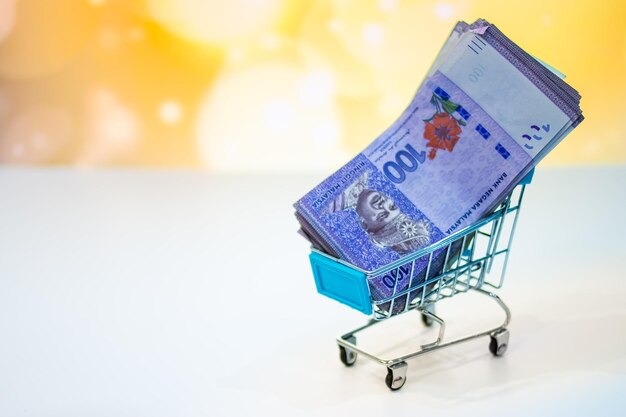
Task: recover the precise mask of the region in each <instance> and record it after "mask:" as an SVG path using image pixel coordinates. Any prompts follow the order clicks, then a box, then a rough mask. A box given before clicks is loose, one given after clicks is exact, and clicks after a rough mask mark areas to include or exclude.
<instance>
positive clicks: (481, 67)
mask: <svg viewBox="0 0 626 417" xmlns="http://www.w3.org/2000/svg"><path fill="white" fill-rule="evenodd" d="M580 99H581V96H580V94H579V93H578V92H577V91H576V90H575V89H574V88H573V87H571V86H570V85H568V84H567V83H566V82H565V81H564V80H563V79H562V78H561V77H560V76H559V75H558V74H557V73H555V72H553V70H551V69H550V68H549V67H547V66H546V65H545V64H543V63H542V62H540V61H538V60H537V59H535V58H534V57H532V56H531V55H529V54H528V53H527V52H525V51H524V50H523V49H521V48H520V47H519V46H518V45H516V44H515V43H514V42H513V41H511V40H510V39H509V38H508V37H506V36H505V35H504V34H503V33H502V32H501V31H500V30H499V29H498V28H497V27H496V26H495V25H493V24H490V23H489V22H487V21H486V20H484V19H478V20H477V21H475V22H474V23H472V24H467V23H465V22H459V23H457V24H456V26H455V27H454V29H453V30H452V32H451V33H450V36H449V37H448V39H447V41H446V42H445V44H444V46H443V47H442V49H441V51H440V53H439V54H438V55H437V57H436V58H435V60H434V62H433V64H432V66H431V68H430V69H429V70H428V72H427V74H426V76H425V78H424V80H423V81H422V83H421V85H420V87H419V88H418V90H417V92H416V94H415V97H414V98H413V100H412V101H411V103H410V104H409V106H408V107H407V109H406V110H405V111H404V112H403V113H402V115H400V117H399V118H398V119H397V120H396V121H395V122H394V123H393V124H392V125H391V126H390V127H389V128H388V129H387V130H386V131H385V132H383V133H382V134H381V135H380V136H378V137H377V138H376V139H375V140H374V141H373V142H372V143H371V144H370V145H368V147H366V148H365V149H364V150H363V151H362V152H361V153H360V154H358V155H357V156H356V157H355V158H354V159H352V160H351V161H349V162H348V163H347V164H346V165H344V166H343V167H341V168H340V169H339V170H338V171H336V172H335V173H334V174H332V175H331V176H329V177H328V178H326V179H325V180H324V181H322V182H321V183H320V184H319V185H318V186H317V187H315V188H314V189H313V190H311V191H310V192H308V193H307V194H306V195H305V196H304V197H302V198H301V199H300V200H298V202H296V203H295V204H294V207H295V209H296V213H295V216H296V218H297V220H298V222H299V224H300V230H299V233H300V234H301V235H303V236H304V237H305V238H306V239H307V240H308V241H309V242H311V244H312V246H313V247H314V248H316V249H317V250H319V251H322V252H325V253H327V254H329V255H331V256H332V257H335V258H338V259H341V260H342V261H345V262H346V263H348V264H351V265H354V266H355V267H356V268H358V269H361V270H365V271H373V270H377V269H379V268H381V267H384V266H385V265H388V264H390V263H392V262H398V260H401V259H403V257H406V256H410V254H412V253H415V252H416V251H420V250H423V249H424V248H426V247H431V246H434V245H436V244H437V242H440V241H441V240H442V239H444V238H445V237H446V236H449V235H451V234H453V233H454V232H455V231H458V230H461V229H463V228H465V227H468V226H470V225H471V224H472V223H475V222H476V221H478V220H480V219H481V218H483V217H484V216H485V215H487V214H489V213H490V212H492V211H493V210H494V209H495V208H496V207H498V206H499V205H500V203H501V202H502V201H503V200H504V199H505V198H506V196H507V195H508V194H509V193H510V192H511V191H512V190H513V188H514V187H515V186H516V185H517V184H518V183H519V182H520V181H521V180H522V179H523V178H524V177H525V176H526V175H527V174H528V173H529V172H530V171H531V170H532V169H533V168H534V167H535V166H536V165H537V163H538V162H539V161H541V160H542V159H543V158H544V157H545V156H546V155H547V154H548V153H549V152H550V151H551V150H552V149H554V147H555V146H557V145H558V143H560V142H561V141H562V140H563V138H564V137H565V136H566V135H567V134H569V133H570V132H571V131H572V130H573V129H574V128H575V127H576V126H577V125H578V124H580V122H581V121H582V120H583V119H584V118H583V115H582V111H581V109H580ZM460 249H461V248H460V245H456V246H454V245H452V251H451V252H452V253H453V254H454V253H455V252H458V251H459V250H460ZM442 252H445V250H444V249H439V250H438V252H437V251H435V252H434V255H435V264H437V263H438V264H442V263H443V259H442V256H443V255H442ZM449 253H450V250H449V249H448V254H449ZM414 269H415V270H414V271H413V272H412V273H413V274H414V276H412V277H410V278H411V279H410V280H405V281H406V282H412V283H414V284H415V285H419V283H420V282H421V283H423V282H424V280H425V279H427V278H428V277H426V275H427V274H428V273H427V271H424V270H420V269H419V268H414ZM431 272H436V271H431ZM369 290H370V296H371V299H372V301H376V300H381V299H388V298H389V297H390V296H393V294H394V293H395V292H399V291H406V290H407V288H403V287H402V286H398V285H397V283H396V284H395V285H394V286H393V287H389V286H385V284H384V283H383V282H381V281H377V280H376V279H373V280H370V282H369Z"/></svg>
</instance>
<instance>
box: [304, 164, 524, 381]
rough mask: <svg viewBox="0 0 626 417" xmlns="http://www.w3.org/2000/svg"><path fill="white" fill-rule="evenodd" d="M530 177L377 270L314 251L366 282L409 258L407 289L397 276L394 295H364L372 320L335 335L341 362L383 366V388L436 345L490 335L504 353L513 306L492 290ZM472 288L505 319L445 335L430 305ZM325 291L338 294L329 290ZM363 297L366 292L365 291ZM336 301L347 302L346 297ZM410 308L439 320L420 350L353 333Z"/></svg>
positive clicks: (429, 320)
mask: <svg viewBox="0 0 626 417" xmlns="http://www.w3.org/2000/svg"><path fill="white" fill-rule="evenodd" d="M531 177H532V172H531V174H529V177H528V178H527V179H525V180H524V181H523V182H522V183H520V185H518V186H517V187H516V188H515V189H514V190H513V191H512V192H511V193H510V194H509V195H508V196H507V197H506V199H505V200H504V201H503V202H502V204H501V205H500V206H499V207H498V208H497V209H496V210H494V211H493V212H492V213H491V214H490V215H488V216H486V217H485V218H484V219H482V220H481V221H479V222H477V223H476V224H474V225H472V226H469V227H466V228H465V229H463V230H460V231H458V232H456V233H453V234H451V235H449V236H447V237H446V238H445V239H443V240H441V241H440V242H438V243H436V244H434V245H431V246H429V247H427V248H424V249H422V250H420V251H417V252H416V253H414V254H411V255H408V256H406V257H403V258H402V259H399V260H397V261H395V262H393V263H392V264H390V265H387V266H385V267H383V268H380V269H378V270H375V271H365V270H361V269H359V268H357V267H355V266H354V265H351V264H349V263H346V262H344V261H342V260H340V259H336V258H333V257H330V256H329V255H327V254H324V253H321V252H318V251H315V250H313V252H315V253H316V254H317V255H315V256H318V257H319V256H320V255H321V256H322V257H324V258H328V259H327V260H324V262H330V261H333V262H335V263H337V264H340V265H341V268H344V269H346V267H347V271H348V272H354V273H359V274H363V276H364V277H365V279H366V280H367V282H368V283H369V281H370V280H372V279H375V278H376V277H380V276H381V274H384V273H389V272H390V271H392V272H393V271H394V269H396V270H397V271H396V272H395V273H396V274H398V273H399V268H400V267H401V266H403V265H404V266H405V267H406V265H407V263H408V262H411V274H410V275H409V277H410V281H409V283H408V285H407V286H406V288H401V289H398V288H397V287H398V281H399V280H396V282H395V285H394V288H393V293H392V296H390V297H387V298H385V299H382V300H375V301H374V300H370V299H369V298H368V302H371V309H370V310H369V311H371V313H372V319H370V321H369V322H368V323H367V324H365V325H364V326H361V327H359V328H357V329H354V330H352V331H350V332H347V333H345V334H343V335H341V336H339V337H337V340H336V341H337V345H338V346H339V356H340V360H341V362H343V364H344V365H346V366H352V365H354V364H355V362H356V359H357V356H358V355H361V356H363V357H365V358H367V359H370V360H373V361H375V362H377V363H379V364H381V365H383V366H385V367H386V368H387V375H386V377H385V383H386V385H387V387H389V388H390V389H391V390H392V391H395V390H398V389H400V388H402V387H403V386H404V384H405V382H406V372H407V368H408V364H407V361H408V360H410V359H414V358H416V357H418V356H421V355H424V354H427V353H430V352H434V351H436V350H439V349H444V348H447V347H450V346H453V345H457V344H460V343H464V342H468V341H471V340H474V339H477V338H481V337H487V336H489V338H490V339H491V340H490V343H489V350H490V352H491V353H492V354H493V355H494V356H502V355H504V353H505V352H506V350H507V347H508V344H509V336H510V333H509V330H508V328H507V327H508V325H509V323H510V321H511V311H510V309H509V308H508V307H507V305H506V304H505V303H504V302H503V301H502V300H501V299H500V297H498V296H497V295H496V294H495V292H494V290H497V289H499V288H501V287H502V284H503V281H504V276H505V273H506V268H507V264H508V260H509V254H510V251H511V243H512V241H513V236H514V233H515V229H516V226H517V221H518V217H519V212H520V208H521V203H522V199H523V197H524V191H525V187H526V184H528V183H529V182H530V178H531ZM454 245H456V249H452V248H453V247H454ZM459 245H460V246H459ZM442 250H445V259H444V261H443V263H442V265H443V266H441V264H440V265H439V266H437V267H436V266H434V265H435V263H434V261H433V259H435V256H434V254H435V253H440V254H441V253H443V252H442ZM437 251H439V252H437ZM425 258H427V259H428V264H427V268H426V272H425V275H424V279H423V282H421V283H419V284H418V285H414V283H413V278H414V277H413V275H414V274H413V272H414V268H415V265H416V263H417V261H418V260H419V259H425ZM496 261H498V262H496ZM311 262H312V265H313V269H314V274H315V276H316V282H317V283H318V291H320V292H321V293H323V294H325V295H329V294H328V293H325V292H324V291H323V288H322V287H323V285H322V284H320V281H321V279H320V278H319V277H318V275H321V274H322V272H320V271H319V270H316V267H315V262H314V260H313V259H312V261H311ZM431 267H432V268H437V269H438V270H437V271H434V270H433V272H436V273H437V274H436V276H434V277H431V275H433V274H429V271H430V270H431ZM396 276H398V275H396ZM368 288H369V287H368ZM470 290H471V291H472V292H475V293H479V294H482V295H484V296H486V297H487V298H490V299H491V300H493V301H495V302H496V304H497V305H498V306H499V307H500V308H501V309H502V310H503V312H504V314H505V319H504V321H503V322H502V324H501V325H499V326H497V327H490V328H487V329H486V330H484V331H481V332H479V333H473V334H468V335H465V336H463V337H460V338H456V339H451V340H446V339H445V330H446V323H445V320H444V319H443V318H441V317H439V316H438V315H436V314H435V311H434V306H435V304H436V302H438V301H440V300H442V299H444V298H449V297H452V296H454V295H456V294H459V293H464V292H468V291H470ZM329 296H330V297H332V298H335V299H339V298H338V297H336V296H335V295H333V294H330V295H329ZM367 296H368V297H370V294H369V292H368V294H367ZM339 300H340V301H342V302H345V301H344V300H341V299H339ZM346 304H348V303H346ZM349 305H351V306H352V307H355V308H357V309H360V310H361V311H363V312H367V310H364V309H362V308H359V307H358V306H355V305H352V304H349ZM368 308H369V306H368ZM410 310H416V311H417V312H418V313H420V314H421V317H422V321H423V323H424V324H425V325H427V326H430V325H432V324H433V323H437V324H438V325H439V332H438V335H437V339H436V340H435V341H433V342H431V343H428V344H425V345H422V346H421V347H420V349H418V350H416V351H413V352H410V353H408V354H404V355H402V356H398V357H393V358H383V357H380V356H377V355H376V354H375V353H373V352H371V351H369V350H367V349H365V348H363V347H362V346H358V345H357V338H356V335H357V334H358V333H360V332H362V331H364V330H366V329H368V328H370V327H372V326H374V325H377V324H379V323H381V322H384V321H385V320H386V319H389V318H391V317H394V316H396V315H398V314H401V313H405V312H408V311H410Z"/></svg>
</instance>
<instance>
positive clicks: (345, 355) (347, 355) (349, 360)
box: [339, 336, 357, 366]
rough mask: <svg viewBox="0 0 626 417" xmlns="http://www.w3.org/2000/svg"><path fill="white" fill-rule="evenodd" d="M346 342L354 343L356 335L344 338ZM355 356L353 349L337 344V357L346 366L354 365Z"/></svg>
mask: <svg viewBox="0 0 626 417" xmlns="http://www.w3.org/2000/svg"><path fill="white" fill-rule="evenodd" d="M345 340H346V341H347V342H350V343H352V344H353V345H356V337H355V336H351V337H349V338H347V339H345ZM356 357H357V354H356V352H355V351H353V350H350V349H347V348H346V347H344V346H341V345H340V346H339V359H340V360H341V363H343V364H344V365H346V366H352V365H354V363H355V362H356Z"/></svg>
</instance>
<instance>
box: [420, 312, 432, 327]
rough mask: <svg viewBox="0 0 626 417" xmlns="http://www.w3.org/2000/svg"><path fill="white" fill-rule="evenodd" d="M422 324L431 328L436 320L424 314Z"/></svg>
mask: <svg viewBox="0 0 626 417" xmlns="http://www.w3.org/2000/svg"><path fill="white" fill-rule="evenodd" d="M422 323H424V326H426V327H430V326H432V325H433V323H434V320H433V319H432V318H431V317H430V316H427V315H426V314H422Z"/></svg>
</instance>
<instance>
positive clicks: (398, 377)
mask: <svg viewBox="0 0 626 417" xmlns="http://www.w3.org/2000/svg"><path fill="white" fill-rule="evenodd" d="M407 367H408V365H407V363H406V362H398V363H396V364H395V365H391V366H388V367H387V376H386V377H385V384H387V387H388V388H389V389H390V390H392V391H397V390H399V389H400V388H402V387H403V386H404V383H405V382H406V370H407Z"/></svg>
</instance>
